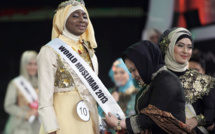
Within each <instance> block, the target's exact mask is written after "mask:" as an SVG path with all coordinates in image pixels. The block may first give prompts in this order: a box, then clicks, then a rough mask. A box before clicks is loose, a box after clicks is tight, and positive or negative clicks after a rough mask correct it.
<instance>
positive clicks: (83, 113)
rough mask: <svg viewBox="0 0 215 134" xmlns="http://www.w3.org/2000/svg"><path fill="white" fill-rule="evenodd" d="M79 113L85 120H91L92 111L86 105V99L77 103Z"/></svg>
mask: <svg viewBox="0 0 215 134" xmlns="http://www.w3.org/2000/svg"><path fill="white" fill-rule="evenodd" d="M76 110H77V114H78V116H79V117H80V118H81V119H82V120H83V121H89V120H90V112H89V110H88V108H87V106H86V105H85V103H84V101H79V102H78V104H77V109H76Z"/></svg>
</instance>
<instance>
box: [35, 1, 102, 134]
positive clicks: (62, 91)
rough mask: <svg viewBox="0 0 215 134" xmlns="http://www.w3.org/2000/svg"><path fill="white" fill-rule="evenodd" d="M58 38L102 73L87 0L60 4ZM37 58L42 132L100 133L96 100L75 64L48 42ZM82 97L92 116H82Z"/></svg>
mask: <svg viewBox="0 0 215 134" xmlns="http://www.w3.org/2000/svg"><path fill="white" fill-rule="evenodd" d="M55 38H58V39H60V40H61V41H63V42H64V43H66V45H68V46H69V47H70V48H72V49H73V50H74V51H75V52H76V53H77V54H78V55H79V56H80V57H81V58H82V59H84V61H85V62H86V63H87V64H88V65H89V66H90V67H91V68H92V69H93V70H94V71H95V72H96V74H98V63H97V58H96V56H95V54H94V50H93V49H94V48H96V47H97V44H96V40H95V37H94V30H93V26H92V24H91V22H90V19H89V15H88V12H87V10H86V8H85V6H84V2H83V1H79V2H78V1H75V0H69V1H66V2H63V3H61V4H60V5H59V7H58V9H57V12H56V14H55V16H54V19H53V29H52V39H53V41H54V39H55ZM37 60H38V76H39V108H38V112H39V115H40V117H41V123H42V126H41V129H40V134H43V133H49V134H86V133H87V134H98V133H99V124H98V112H97V104H96V101H95V100H94V98H93V97H92V96H91V94H90V93H89V91H88V89H87V88H86V86H85V85H84V84H83V82H82V81H81V80H80V78H79V77H78V76H77V74H76V73H75V72H74V70H73V68H72V67H71V66H70V65H69V64H68V63H67V62H66V60H65V59H63V58H62V57H61V55H60V54H58V53H57V52H56V51H55V50H54V49H53V48H51V47H50V46H47V45H45V46H43V47H42V48H41V50H40V53H39V55H38V59H37ZM80 101H83V102H84V104H85V105H86V106H87V108H88V109H89V115H90V116H89V119H88V120H82V118H81V115H80V113H78V111H79V110H80V109H78V107H77V106H78V104H79V102H80ZM85 110H86V109H85ZM83 112H84V113H85V114H86V111H83Z"/></svg>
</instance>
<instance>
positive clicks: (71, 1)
mask: <svg viewBox="0 0 215 134" xmlns="http://www.w3.org/2000/svg"><path fill="white" fill-rule="evenodd" d="M70 4H72V5H73V6H77V5H78V4H82V5H84V6H85V3H84V0H68V1H64V2H61V3H60V4H59V6H58V7H57V10H59V9H61V8H64V7H66V6H67V5H70Z"/></svg>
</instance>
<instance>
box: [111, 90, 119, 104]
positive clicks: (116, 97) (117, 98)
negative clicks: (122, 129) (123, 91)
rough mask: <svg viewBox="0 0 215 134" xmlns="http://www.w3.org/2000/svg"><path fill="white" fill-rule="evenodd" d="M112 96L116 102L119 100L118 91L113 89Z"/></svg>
mask: <svg viewBox="0 0 215 134" xmlns="http://www.w3.org/2000/svg"><path fill="white" fill-rule="evenodd" d="M112 96H113V98H114V99H115V101H116V102H118V101H119V93H118V92H116V91H114V92H113V93H112Z"/></svg>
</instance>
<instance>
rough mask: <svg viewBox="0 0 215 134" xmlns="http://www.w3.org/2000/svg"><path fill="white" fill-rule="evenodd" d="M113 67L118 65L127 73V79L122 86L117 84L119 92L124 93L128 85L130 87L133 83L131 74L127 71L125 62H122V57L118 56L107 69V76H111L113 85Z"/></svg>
mask: <svg viewBox="0 0 215 134" xmlns="http://www.w3.org/2000/svg"><path fill="white" fill-rule="evenodd" d="M115 67H120V68H122V69H123V70H125V72H126V73H127V74H128V75H129V79H128V81H127V82H126V84H125V85H123V86H119V92H122V93H124V92H125V91H126V90H127V89H128V88H129V87H131V86H132V85H133V78H132V76H131V73H130V72H129V71H128V69H127V67H126V65H125V63H124V62H123V60H122V58H118V59H117V60H116V61H115V62H114V63H113V65H112V67H111V69H110V71H109V77H110V78H111V80H112V81H113V82H114V83H115V85H117V82H116V81H115V79H114V69H115Z"/></svg>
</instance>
